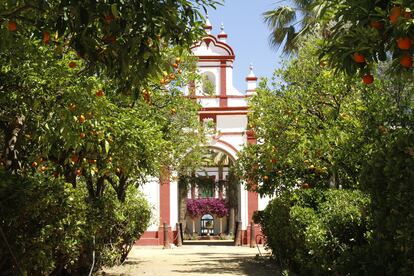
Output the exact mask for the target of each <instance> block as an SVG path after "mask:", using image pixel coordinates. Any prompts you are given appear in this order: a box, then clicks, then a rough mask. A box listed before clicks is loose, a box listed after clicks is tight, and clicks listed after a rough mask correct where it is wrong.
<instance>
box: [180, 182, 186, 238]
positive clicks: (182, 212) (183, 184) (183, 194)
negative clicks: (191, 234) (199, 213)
mask: <svg viewBox="0 0 414 276" xmlns="http://www.w3.org/2000/svg"><path fill="white" fill-rule="evenodd" d="M178 189H179V192H178V195H179V196H178V198H179V199H178V208H179V214H178V221H179V222H180V223H181V225H182V229H183V232H185V230H186V227H187V194H188V183H187V181H186V179H182V178H180V180H179V182H178Z"/></svg>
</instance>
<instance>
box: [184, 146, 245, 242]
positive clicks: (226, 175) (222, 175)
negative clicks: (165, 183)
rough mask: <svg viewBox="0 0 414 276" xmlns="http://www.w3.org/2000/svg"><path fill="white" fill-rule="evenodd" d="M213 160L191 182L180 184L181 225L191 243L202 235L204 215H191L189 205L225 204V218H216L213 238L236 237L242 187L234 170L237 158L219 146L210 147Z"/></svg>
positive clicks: (218, 216) (195, 174)
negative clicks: (235, 231) (188, 209)
mask: <svg viewBox="0 0 414 276" xmlns="http://www.w3.org/2000/svg"><path fill="white" fill-rule="evenodd" d="M208 150H209V155H210V157H209V160H210V162H209V163H208V164H206V166H205V167H203V168H201V169H199V170H197V171H196V172H194V175H193V177H191V178H190V179H186V180H182V179H181V180H182V183H181V184H179V199H178V200H179V210H180V212H179V222H180V223H181V224H182V227H183V233H185V234H186V235H184V236H185V237H186V238H187V239H188V238H195V237H196V236H201V235H202V221H201V220H202V218H201V216H202V215H204V214H197V216H191V215H190V214H189V212H188V211H187V206H188V204H189V203H194V204H206V202H207V203H208V202H210V203H208V204H216V206H220V204H223V202H224V203H225V204H226V206H227V213H226V215H225V216H222V215H221V216H220V214H213V217H214V221H213V225H214V228H213V230H212V231H211V234H212V236H217V237H218V236H229V235H234V225H235V220H236V217H237V216H238V213H239V208H240V204H239V201H240V200H239V190H240V188H241V187H240V183H239V182H238V181H235V180H236V179H235V177H234V176H233V175H232V172H231V170H232V169H231V167H232V166H233V165H234V161H235V159H234V156H233V155H231V154H229V153H228V152H226V151H224V150H223V149H220V148H218V147H216V146H212V147H208Z"/></svg>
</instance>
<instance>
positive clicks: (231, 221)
mask: <svg viewBox="0 0 414 276" xmlns="http://www.w3.org/2000/svg"><path fill="white" fill-rule="evenodd" d="M235 223H236V222H235V210H234V208H233V207H232V208H230V214H229V225H228V228H229V235H230V236H232V235H234V225H235Z"/></svg>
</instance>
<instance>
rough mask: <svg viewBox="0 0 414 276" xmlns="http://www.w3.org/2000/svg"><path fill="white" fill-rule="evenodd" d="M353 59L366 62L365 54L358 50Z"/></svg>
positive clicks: (357, 61)
mask: <svg viewBox="0 0 414 276" xmlns="http://www.w3.org/2000/svg"><path fill="white" fill-rule="evenodd" d="M353 59H354V61H355V62H356V63H364V62H365V57H364V55H363V54H360V53H358V52H356V53H354V55H353Z"/></svg>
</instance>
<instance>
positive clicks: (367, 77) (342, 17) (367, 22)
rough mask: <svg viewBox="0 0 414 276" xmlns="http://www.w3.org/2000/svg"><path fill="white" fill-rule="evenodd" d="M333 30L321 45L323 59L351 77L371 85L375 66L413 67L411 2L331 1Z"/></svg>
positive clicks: (328, 4)
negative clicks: (359, 76)
mask: <svg viewBox="0 0 414 276" xmlns="http://www.w3.org/2000/svg"><path fill="white" fill-rule="evenodd" d="M323 5H324V11H325V12H327V13H330V21H331V23H330V28H329V29H328V31H327V34H326V36H325V38H324V39H323V42H322V48H321V51H322V55H321V57H322V58H325V59H326V61H328V62H329V63H330V65H331V66H333V67H334V68H336V69H340V70H343V71H345V72H346V73H348V74H352V75H353V74H356V73H358V74H361V75H362V76H363V77H364V79H363V81H364V82H365V83H367V84H369V83H372V80H373V78H372V75H373V74H374V73H375V72H376V64H378V63H379V62H382V61H391V63H392V66H391V67H390V70H391V71H393V72H394V73H397V74H402V75H404V74H409V73H410V72H411V68H412V55H413V48H412V46H413V40H414V21H413V19H412V9H413V8H414V5H413V3H412V1H362V2H361V1H329V2H326V3H325V4H323Z"/></svg>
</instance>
